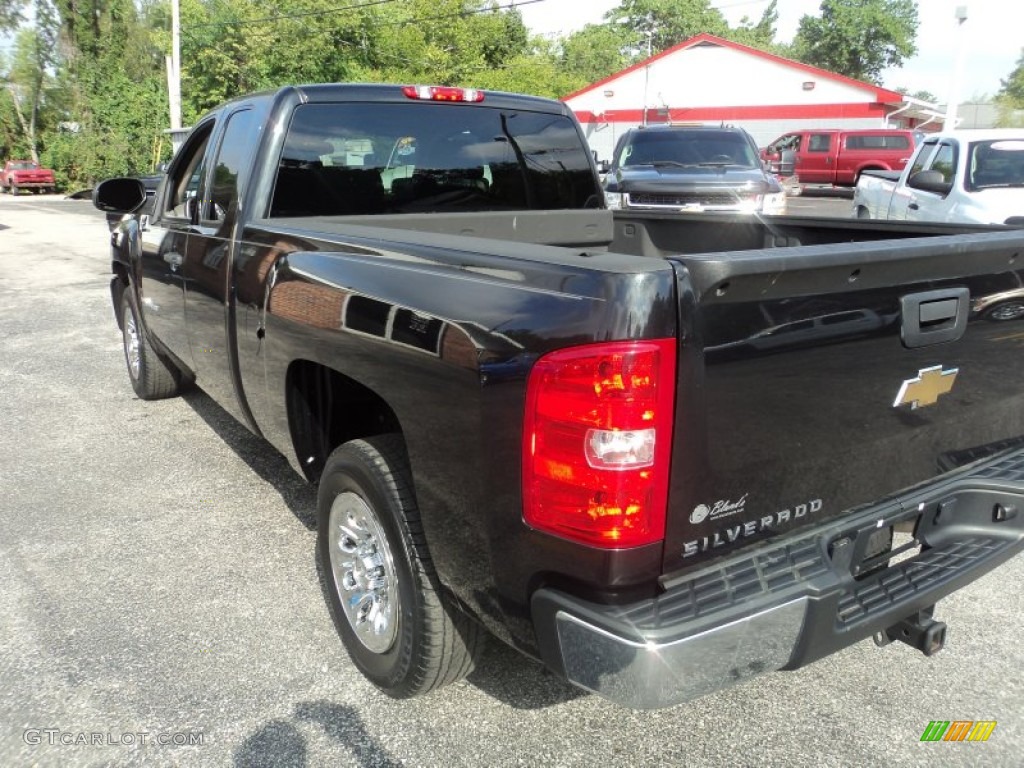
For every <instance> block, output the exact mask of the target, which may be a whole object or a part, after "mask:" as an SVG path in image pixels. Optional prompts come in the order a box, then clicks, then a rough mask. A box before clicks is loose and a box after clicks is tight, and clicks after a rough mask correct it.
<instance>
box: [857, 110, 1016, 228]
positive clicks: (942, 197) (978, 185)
mask: <svg viewBox="0 0 1024 768" xmlns="http://www.w3.org/2000/svg"><path fill="white" fill-rule="evenodd" d="M853 215H854V216H856V217H857V218H861V219H902V220H907V221H944V222H962V223H971V224H1019V225H1024V129H1021V128H1003V129H991V130H963V131H955V132H949V133H941V134H936V135H934V136H929V137H928V138H927V139H925V140H924V141H923V142H922V143H921V144H920V145H918V147H917V151H916V152H915V153H914V156H913V158H912V159H911V161H910V162H909V163H908V164H907V167H906V168H904V169H903V171H902V172H895V171H865V172H864V173H862V174H861V177H860V179H859V180H858V182H857V186H856V188H855V189H854V193H853Z"/></svg>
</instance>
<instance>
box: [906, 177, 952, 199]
mask: <svg viewBox="0 0 1024 768" xmlns="http://www.w3.org/2000/svg"><path fill="white" fill-rule="evenodd" d="M907 186H908V187H911V188H913V189H920V190H922V191H924V192H934V193H935V194H936V195H942V196H943V197H945V196H946V195H948V194H949V192H950V190H952V189H953V182H951V181H946V177H945V176H943V175H942V172H941V171H918V172H917V173H915V174H914V175H913V176H911V177H910V178H909V179H907Z"/></svg>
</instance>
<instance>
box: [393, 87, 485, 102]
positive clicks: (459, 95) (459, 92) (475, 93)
mask: <svg viewBox="0 0 1024 768" xmlns="http://www.w3.org/2000/svg"><path fill="white" fill-rule="evenodd" d="M402 93H404V94H405V95H406V96H407V97H408V98H410V99H418V100H420V101H464V102H476V101H483V100H484V92H483V91H481V90H478V89H476V88H449V87H448V86H444V85H404V86H402Z"/></svg>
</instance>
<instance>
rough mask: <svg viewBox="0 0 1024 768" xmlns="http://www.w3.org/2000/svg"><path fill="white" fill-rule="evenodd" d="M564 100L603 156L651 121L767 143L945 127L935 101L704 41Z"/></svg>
mask: <svg viewBox="0 0 1024 768" xmlns="http://www.w3.org/2000/svg"><path fill="white" fill-rule="evenodd" d="M563 101H564V102H565V103H566V104H568V105H569V107H570V108H571V109H572V110H573V111H574V112H575V113H576V116H577V117H578V118H579V120H580V122H581V123H582V125H583V129H584V131H585V133H586V136H587V140H588V141H589V142H590V146H591V148H592V149H594V150H595V151H596V152H597V153H598V157H600V158H601V159H610V158H611V154H612V151H613V149H614V147H615V142H616V141H617V139H618V137H619V136H621V135H622V134H623V133H624V132H625V131H626V130H628V129H630V128H634V127H636V126H638V125H645V124H649V123H666V122H672V123H725V124H728V125H741V126H743V127H744V128H746V129H747V130H748V131H749V132H750V133H751V134H752V135H753V137H754V139H755V140H756V141H757V142H758V144H759V145H761V146H764V145H766V144H767V143H768V142H769V141H771V140H772V139H774V138H776V137H778V136H780V135H782V134H783V133H786V132H788V131H794V130H798V129H801V128H809V129H815V128H887V127H888V128H912V129H913V128H919V127H923V128H924V129H925V130H936V129H939V128H941V127H942V116H941V114H940V113H939V112H938V108H937V106H936V105H934V104H929V103H927V102H923V101H920V100H919V99H912V98H908V97H905V96H903V94H900V93H897V92H896V91H890V90H888V89H886V88H880V87H878V86H876V85H872V84H870V83H864V82H861V81H859V80H853V79H851V78H849V77H844V76H842V75H837V74H835V73H833V72H828V71H826V70H823V69H818V68H817V67H812V66H809V65H807V64H802V63H800V62H798V61H793V60H792V59H786V58H783V57H781V56H776V55H774V54H771V53H767V52H766V51H761V50H758V49H756V48H751V47H749V46H746V45H742V44H740V43H734V42H732V41H730V40H724V39H722V38H720V37H716V36H714V35H708V34H701V35H697V36H696V37H691V38H690V39H689V40H685V41H683V42H682V43H679V44H678V45H676V46H674V47H672V48H669V49H668V50H666V51H663V52H661V53H659V54H657V55H656V56H652V57H651V58H648V59H645V60H643V61H640V62H638V63H636V64H634V65H633V66H631V67H629V68H628V69H624V70H623V71H621V72H619V73H617V74H614V75H612V76H611V77H608V78H605V79H604V80H601V81H599V82H597V83H594V84H593V85H589V86H587V87H586V88H584V89H582V90H580V91H577V92H576V93H573V94H570V95H568V96H566V97H564V98H563Z"/></svg>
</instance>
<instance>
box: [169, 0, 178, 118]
mask: <svg viewBox="0 0 1024 768" xmlns="http://www.w3.org/2000/svg"><path fill="white" fill-rule="evenodd" d="M167 98H168V101H169V102H170V105H171V130H172V131H174V130H180V129H181V6H180V1H179V0H171V55H170V56H168V57H167Z"/></svg>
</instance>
